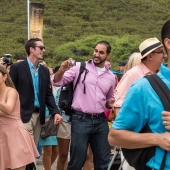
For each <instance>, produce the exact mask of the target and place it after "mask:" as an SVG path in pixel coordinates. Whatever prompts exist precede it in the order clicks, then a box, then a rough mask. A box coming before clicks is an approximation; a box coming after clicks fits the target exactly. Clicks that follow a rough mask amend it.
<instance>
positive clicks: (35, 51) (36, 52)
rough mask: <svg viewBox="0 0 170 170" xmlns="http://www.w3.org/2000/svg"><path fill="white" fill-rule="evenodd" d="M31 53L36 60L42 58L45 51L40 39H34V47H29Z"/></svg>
mask: <svg viewBox="0 0 170 170" xmlns="http://www.w3.org/2000/svg"><path fill="white" fill-rule="evenodd" d="M30 51H31V54H32V55H33V56H34V58H36V59H37V60H42V59H43V55H44V52H45V47H44V44H43V42H42V41H36V42H35V48H33V47H30Z"/></svg>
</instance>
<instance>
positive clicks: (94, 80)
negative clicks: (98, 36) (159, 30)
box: [51, 41, 115, 170]
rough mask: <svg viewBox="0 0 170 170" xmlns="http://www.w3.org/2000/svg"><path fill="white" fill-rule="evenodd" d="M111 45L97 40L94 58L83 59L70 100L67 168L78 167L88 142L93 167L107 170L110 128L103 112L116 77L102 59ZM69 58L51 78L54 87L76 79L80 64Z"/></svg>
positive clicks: (82, 162) (80, 165) (70, 169)
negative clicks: (72, 61)
mask: <svg viewBox="0 0 170 170" xmlns="http://www.w3.org/2000/svg"><path fill="white" fill-rule="evenodd" d="M110 52H111V46H110V44H109V43H108V42H106V41H101V42H98V43H97V44H96V46H95V49H94V52H93V58H92V59H91V60H89V61H87V62H86V70H85V71H84V72H83V73H82V75H81V79H80V81H79V83H78V85H77V88H76V90H75V92H74V98H73V102H72V109H73V116H72V125H71V146H70V162H69V163H68V168H67V170H75V169H76V170H81V169H82V167H83V165H84V163H85V160H86V156H87V148H88V145H89V143H90V146H91V149H92V151H93V160H94V169H95V170H106V169H107V167H108V163H109V156H110V146H109V143H108V140H107V135H108V132H109V127H108V124H107V120H106V116H105V114H104V111H105V110H106V108H111V107H112V105H113V101H114V99H113V91H114V87H115V78H114V76H113V74H112V73H111V71H110V70H109V68H108V67H107V66H105V61H106V60H107V59H108V58H109V57H110ZM70 60H71V59H68V60H66V61H64V62H63V63H62V64H61V66H60V69H59V71H58V72H57V73H56V74H55V75H54V76H53V77H52V78H51V81H52V84H53V85H54V86H63V85H65V84H68V83H69V82H73V83H74V85H75V82H76V80H77V77H78V75H79V68H80V63H76V66H72V63H70Z"/></svg>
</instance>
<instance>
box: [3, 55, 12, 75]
mask: <svg viewBox="0 0 170 170" xmlns="http://www.w3.org/2000/svg"><path fill="white" fill-rule="evenodd" d="M11 57H12V55H11V54H5V57H2V58H1V59H0V64H2V65H3V66H4V67H5V68H6V69H7V71H8V72H9V71H10V67H11V65H12V64H13V63H12V58H11Z"/></svg>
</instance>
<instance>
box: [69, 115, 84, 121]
mask: <svg viewBox="0 0 170 170" xmlns="http://www.w3.org/2000/svg"><path fill="white" fill-rule="evenodd" d="M84 119H85V115H75V114H73V116H72V122H73V121H74V122H82V121H84Z"/></svg>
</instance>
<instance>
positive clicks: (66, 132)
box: [57, 122, 71, 139]
mask: <svg viewBox="0 0 170 170" xmlns="http://www.w3.org/2000/svg"><path fill="white" fill-rule="evenodd" d="M57 137H58V138H62V139H71V123H66V122H62V123H61V124H60V125H59V129H58V134H57Z"/></svg>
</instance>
